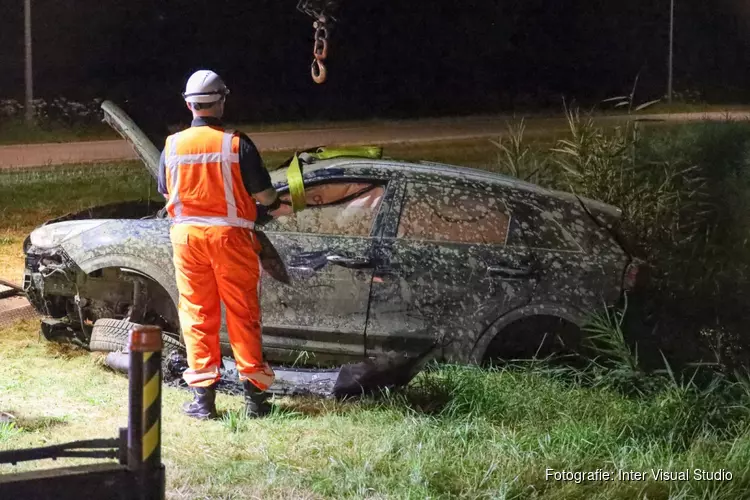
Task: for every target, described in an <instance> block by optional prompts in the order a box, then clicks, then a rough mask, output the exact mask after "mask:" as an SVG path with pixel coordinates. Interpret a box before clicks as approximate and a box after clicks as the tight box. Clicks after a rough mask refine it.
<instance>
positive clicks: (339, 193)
mask: <svg viewBox="0 0 750 500" xmlns="http://www.w3.org/2000/svg"><path fill="white" fill-rule="evenodd" d="M383 193H384V186H382V185H379V184H374V183H369V182H327V183H321V184H315V185H312V186H306V187H305V199H306V202H307V207H306V208H305V209H304V210H302V211H300V212H297V213H295V214H291V215H284V216H280V217H278V218H276V219H274V220H273V221H271V222H269V223H268V224H266V225H265V226H264V230H265V231H277V232H290V233H307V234H328V235H341V236H369V234H370V230H371V229H372V223H373V221H374V220H375V215H376V214H377V211H378V207H379V206H380V201H381V200H382V198H383ZM281 199H282V200H283V201H286V202H289V201H290V197H289V193H285V194H282V195H281Z"/></svg>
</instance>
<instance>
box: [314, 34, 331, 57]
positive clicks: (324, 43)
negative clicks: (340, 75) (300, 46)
mask: <svg viewBox="0 0 750 500" xmlns="http://www.w3.org/2000/svg"><path fill="white" fill-rule="evenodd" d="M313 56H315V59H317V60H319V61H322V60H324V59H325V58H326V57H328V40H326V39H325V38H320V39H317V40H315V45H314V46H313Z"/></svg>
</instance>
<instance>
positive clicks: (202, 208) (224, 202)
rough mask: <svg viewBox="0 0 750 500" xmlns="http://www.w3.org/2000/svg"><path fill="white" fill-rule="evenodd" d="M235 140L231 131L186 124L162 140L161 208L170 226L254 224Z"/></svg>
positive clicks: (251, 206) (245, 225) (251, 200)
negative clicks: (164, 188) (164, 193)
mask: <svg viewBox="0 0 750 500" xmlns="http://www.w3.org/2000/svg"><path fill="white" fill-rule="evenodd" d="M239 143H240V138H239V135H237V134H235V133H234V131H233V130H222V129H219V128H214V127H191V128H189V129H187V130H183V131H182V132H178V133H176V134H173V135H170V136H169V137H168V138H167V142H166V146H165V148H164V159H165V163H166V167H167V168H166V172H165V173H166V184H167V190H168V194H169V199H168V201H167V206H166V208H167V212H168V213H169V215H170V217H172V219H173V221H174V223H175V224H190V225H195V226H235V227H244V228H248V229H253V228H254V227H255V219H256V216H257V211H256V208H255V200H254V199H253V197H252V196H251V195H250V193H248V192H247V190H246V189H245V185H244V184H243V182H242V175H241V173H240V158H239Z"/></svg>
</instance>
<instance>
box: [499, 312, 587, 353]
mask: <svg viewBox="0 0 750 500" xmlns="http://www.w3.org/2000/svg"><path fill="white" fill-rule="evenodd" d="M581 340H582V332H581V329H580V327H578V326H577V325H575V324H573V323H570V322H568V321H565V320H563V319H561V318H557V317H553V316H534V317H530V318H524V319H522V320H519V321H516V322H515V323H512V324H510V325H509V326H508V327H506V328H505V329H503V330H502V331H500V333H498V334H497V335H496V336H495V338H494V339H493V340H492V342H491V343H490V345H489V347H488V349H487V353H486V355H485V362H493V363H495V362H507V361H512V360H528V359H534V358H536V359H545V358H547V357H549V356H553V355H558V356H559V355H563V356H570V355H574V356H575V355H579V354H582V352H581V351H582V345H581Z"/></svg>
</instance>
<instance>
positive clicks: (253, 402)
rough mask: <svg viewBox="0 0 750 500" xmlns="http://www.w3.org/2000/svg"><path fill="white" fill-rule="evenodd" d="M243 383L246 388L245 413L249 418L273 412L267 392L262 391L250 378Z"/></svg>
mask: <svg viewBox="0 0 750 500" xmlns="http://www.w3.org/2000/svg"><path fill="white" fill-rule="evenodd" d="M242 385H243V387H244V389H245V415H247V416H248V417H249V418H258V417H265V416H266V415H268V414H269V413H271V404H270V403H269V402H268V393H267V392H265V391H261V390H260V389H258V388H257V387H255V385H254V384H253V383H252V382H250V381H249V380H245V381H244V382H243V383H242Z"/></svg>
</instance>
